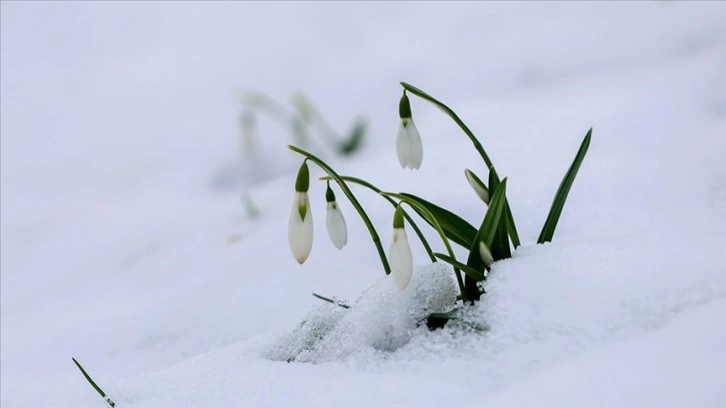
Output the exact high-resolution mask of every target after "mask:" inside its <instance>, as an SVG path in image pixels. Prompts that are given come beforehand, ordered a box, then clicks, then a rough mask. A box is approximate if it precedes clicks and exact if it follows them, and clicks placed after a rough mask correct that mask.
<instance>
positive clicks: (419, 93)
mask: <svg viewBox="0 0 726 408" xmlns="http://www.w3.org/2000/svg"><path fill="white" fill-rule="evenodd" d="M401 86H402V87H403V89H405V90H407V91H409V92H411V93H412V94H414V95H416V96H418V97H419V98H421V99H423V100H426V101H429V102H431V103H433V104H434V105H436V107H438V108H439V109H441V110H442V111H444V113H446V114H447V115H449V117H451V119H453V120H454V122H456V124H457V125H459V127H460V128H461V130H463V131H464V133H465V134H466V135H467V136H468V137H469V139H470V140H471V142H472V143H473V144H474V148H475V149H476V151H477V152H479V155H480V156H481V158H482V159H484V163H486V165H487V168H490V169H491V168H493V167H494V164H492V161H491V159H489V155H487V152H486V151H484V147H483V146H482V145H481V143H480V142H479V139H477V138H476V136H474V133H472V131H471V130H469V127H468V126H466V124H465V123H464V121H462V120H461V119H460V118H459V116H458V115H457V114H456V113H455V112H454V111H453V110H451V108H449V107H448V106H446V105H444V104H443V103H442V102H440V101H439V100H437V99H436V98H434V97H433V96H431V95H429V94H427V93H426V92H424V91H422V90H421V89H418V88H416V87H415V86H413V85H411V84H407V83H406V82H401Z"/></svg>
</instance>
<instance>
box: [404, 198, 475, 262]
mask: <svg viewBox="0 0 726 408" xmlns="http://www.w3.org/2000/svg"><path fill="white" fill-rule="evenodd" d="M401 195H403V196H405V197H407V198H409V199H411V200H414V201H416V202H417V203H419V204H420V205H421V206H423V207H425V208H426V209H427V210H428V211H429V212H430V213H431V214H433V216H434V217H436V220H437V221H438V222H439V225H441V229H442V230H444V233H445V234H446V237H447V238H449V239H450V240H452V241H454V242H456V243H457V244H459V245H461V246H463V247H464V248H467V249H469V248H471V243H472V242H473V241H474V238H475V237H476V228H474V226H472V225H471V224H469V223H468V222H467V221H466V220H464V219H463V218H461V217H459V216H458V215H456V214H454V213H452V212H451V211H449V210H447V209H445V208H442V207H439V206H438V205H436V204H434V203H431V202H429V201H426V200H424V199H423V198H421V197H417V196H415V195H413V194H408V193H401ZM413 209H414V210H415V211H416V212H417V213H418V215H420V216H421V218H423V219H424V221H426V222H427V223H429V225H431V226H433V224H432V223H431V220H429V219H428V217H426V216H425V214H424V213H423V212H422V211H419V210H418V209H417V208H416V207H415V206H414V207H413Z"/></svg>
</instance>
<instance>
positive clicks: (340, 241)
mask: <svg viewBox="0 0 726 408" xmlns="http://www.w3.org/2000/svg"><path fill="white" fill-rule="evenodd" d="M325 200H326V201H327V202H328V211H327V214H326V217H325V227H326V228H327V229H328V236H329V237H330V240H331V241H333V245H335V247H336V248H338V249H343V247H344V246H345V244H346V243H347V242H348V228H347V226H346V224H345V218H343V213H342V212H340V208H338V203H337V201H335V193H333V190H332V189H331V188H330V183H328V189H327V191H326V192H325Z"/></svg>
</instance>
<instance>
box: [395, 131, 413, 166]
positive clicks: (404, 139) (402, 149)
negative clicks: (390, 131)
mask: <svg viewBox="0 0 726 408" xmlns="http://www.w3.org/2000/svg"><path fill="white" fill-rule="evenodd" d="M410 150H411V148H410V143H409V142H408V131H407V130H406V127H405V126H403V123H401V125H400V126H399V128H398V134H397V135H396V154H397V155H398V162H399V163H401V167H403V168H404V169H405V168H406V167H408V157H409V156H410V155H411V154H410Z"/></svg>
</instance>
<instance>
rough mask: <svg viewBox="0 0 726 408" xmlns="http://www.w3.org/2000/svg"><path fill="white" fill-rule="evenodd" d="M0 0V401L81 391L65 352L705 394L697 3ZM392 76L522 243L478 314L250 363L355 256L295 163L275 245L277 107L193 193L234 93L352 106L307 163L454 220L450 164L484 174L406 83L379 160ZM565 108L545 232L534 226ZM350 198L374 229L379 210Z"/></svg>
mask: <svg viewBox="0 0 726 408" xmlns="http://www.w3.org/2000/svg"><path fill="white" fill-rule="evenodd" d="M0 12H1V13H0V16H1V24H0V30H1V31H0V45H1V47H0V52H1V55H2V58H1V61H0V78H1V83H0V90H1V99H0V115H1V116H0V119H1V120H0V135H1V137H2V140H1V142H2V145H1V148H0V154H1V163H0V165H1V172H0V181H1V183H2V191H1V199H2V203H1V204H2V207H1V209H2V213H1V220H0V221H1V225H2V227H1V233H2V235H1V237H0V238H1V245H2V246H1V250H2V254H1V255H2V256H1V257H0V266H1V273H2V275H1V278H2V281H1V285H0V286H1V290H2V293H1V305H0V306H1V310H2V312H1V323H2V330H1V338H0V340H1V347H2V352H1V370H2V372H1V373H0V374H1V378H2V383H1V384H2V389H1V393H0V395H1V396H0V398H1V402H2V406H3V407H6V406H7V407H35V406H41V405H42V406H88V407H95V406H103V404H104V403H103V401H102V400H101V399H100V398H98V396H97V395H95V394H94V392H93V390H92V389H91V388H90V387H89V386H88V384H86V383H85V380H83V378H82V377H81V375H80V373H78V372H77V370H76V368H75V367H74V366H73V365H72V362H71V360H70V358H71V357H72V356H74V357H76V358H78V359H79V360H80V361H81V362H82V363H84V365H85V366H86V368H87V369H88V370H89V371H90V372H91V374H92V375H93V376H94V377H95V378H96V379H97V380H98V381H99V382H100V384H101V385H102V386H103V387H104V388H105V389H106V391H108V392H109V393H110V394H111V395H112V396H113V397H114V398H115V399H116V400H117V402H118V406H137V407H141V406H148V407H152V406H155V407H158V406H230V405H234V406H277V405H280V406H283V405H284V406H290V405H298V406H300V405H302V406H311V405H315V406H320V405H324V406H384V405H385V406H391V405H400V406H414V405H415V406H424V405H432V406H442V405H454V404H457V405H459V404H462V403H464V402H465V401H471V399H474V400H475V401H476V402H475V403H474V405H487V406H497V405H503V406H515V405H516V406H521V405H545V406H563V405H571V406H582V405H588V406H614V405H620V406H624V405H628V406H634V405H638V406H646V405H651V406H666V405H670V406H726V391H724V390H726V323H725V322H726V76H724V72H726V28H725V27H726V6H725V5H724V4H723V3H719V2H707V3H695V2H639V3H632V4H631V3H624V2H622V3H621V2H617V3H569V2H567V3H486V2H482V3H473V2H471V3H453V2H445V3H444V2H441V3H436V2H422V3H416V2H400V3H381V2H371V3H347V2H346V3H344V2H338V3H328V2H325V3H312V2H311V3H308V2H305V3H252V2H249V3H248V2H239V3H237V2H215V3H202V2H73V3H71V2H68V3H61V2H2V3H1V4H0ZM401 80H404V81H407V82H410V83H412V84H414V85H416V86H419V87H421V88H423V89H425V90H427V91H428V92H429V93H431V94H432V95H434V96H436V97H438V98H439V99H441V100H443V101H445V102H446V103H448V104H449V106H451V107H452V108H453V109H454V110H456V111H457V112H458V113H459V114H460V116H461V117H462V118H463V119H464V120H465V121H466V122H467V123H468V124H469V125H470V127H471V128H472V129H474V131H475V133H477V135H478V136H479V137H480V139H481V140H482V142H483V143H484V145H485V146H486V149H487V151H488V152H489V153H490V155H491V156H492V158H493V160H494V162H495V163H496V165H497V168H498V171H499V174H500V175H501V176H508V177H509V186H508V187H509V188H508V195H509V198H510V201H511V203H512V208H513V212H514V215H515V217H517V221H518V227H519V229H520V234H521V235H522V239H523V241H524V244H525V245H524V246H523V247H522V248H521V249H520V250H518V251H517V252H516V253H515V254H514V257H513V259H511V260H507V261H505V262H501V263H499V264H497V265H496V266H495V268H494V270H493V271H492V280H491V282H490V283H489V287H488V292H489V293H488V295H487V296H486V297H485V301H484V302H483V303H482V308H481V309H482V310H483V312H482V313H483V314H482V319H484V320H485V321H486V322H487V324H488V325H489V326H490V328H491V329H490V331H489V332H487V333H485V334H477V335H474V334H468V335H462V334H461V333H459V332H456V331H453V330H452V331H447V330H443V331H438V332H435V333H425V332H416V333H414V334H410V335H411V339H410V341H409V342H408V343H407V344H406V345H405V346H404V347H402V348H401V349H399V350H397V351H394V352H380V351H375V348H374V347H367V346H370V345H366V344H364V343H363V344H360V345H358V346H359V348H358V349H354V350H348V351H347V353H346V354H345V356H344V357H341V358H340V359H338V360H334V361H327V362H325V363H322V364H305V363H291V364H288V363H283V362H275V361H269V360H268V359H266V358H265V350H267V349H268V348H269V347H270V346H271V345H274V344H276V343H275V341H276V340H275V339H277V338H278V336H279V335H280V334H284V333H289V332H290V331H291V330H292V329H293V328H294V327H295V325H296V324H297V323H299V322H300V321H302V320H303V319H304V318H305V316H306V315H307V314H308V312H309V311H311V310H314V309H315V308H316V307H318V306H319V305H320V301H318V300H316V299H314V298H313V297H312V296H310V293H311V292H313V291H315V292H319V293H323V294H328V295H335V296H339V297H341V298H345V299H349V300H354V299H356V298H357V297H358V295H359V294H360V293H361V292H363V291H364V290H365V289H366V288H368V287H369V286H371V285H372V284H374V283H375V282H377V281H378V280H380V279H381V278H382V276H383V273H382V271H381V270H380V267H379V264H378V259H377V256H376V253H375V250H374V248H373V246H372V244H370V242H369V240H368V238H367V234H366V232H365V228H364V227H363V225H362V223H361V222H360V221H359V220H358V219H357V218H356V217H355V215H354V212H353V209H352V208H351V207H350V205H348V204H347V203H345V202H342V203H341V207H342V209H343V211H344V212H345V214H346V216H347V219H348V225H349V235H350V238H349V244H348V246H347V247H346V248H345V249H344V250H343V251H341V252H339V251H337V250H335V249H334V247H333V246H332V244H330V243H329V242H328V240H327V237H326V236H325V232H324V230H323V222H322V220H323V219H324V215H325V213H324V205H323V192H324V189H323V185H322V184H320V185H315V184H314V186H313V189H312V190H311V194H312V196H311V200H312V201H313V215H314V219H315V220H316V241H315V244H314V247H313V253H312V255H311V257H310V259H309V260H308V262H306V264H305V265H304V266H299V265H297V263H296V262H295V261H294V260H293V258H292V256H290V255H289V253H288V252H289V251H288V248H287V238H286V231H287V228H286V224H287V217H288V211H289V205H290V200H291V199H292V190H293V188H292V186H293V180H294V171H295V168H296V167H297V165H299V162H300V159H299V157H296V156H295V155H294V154H293V153H291V152H289V151H288V150H287V149H285V145H286V144H287V143H289V135H288V134H287V133H286V131H285V130H284V129H283V128H281V127H279V126H275V125H274V124H271V123H267V124H265V123H263V124H262V125H261V126H262V127H261V139H262V140H261V142H260V143H261V149H260V150H259V152H258V156H257V160H258V163H260V165H259V166H258V167H256V168H254V169H252V171H254V172H255V173H256V174H255V175H254V176H256V179H258V180H259V179H262V181H260V182H258V183H256V184H254V185H253V184H250V183H249V180H252V179H255V177H251V176H250V175H249V174H242V176H240V179H241V180H243V181H244V180H247V182H245V183H246V184H245V185H244V186H243V185H241V184H240V185H234V186H232V187H230V186H226V187H225V188H221V186H220V184H219V183H218V182H217V181H218V180H219V179H220V177H222V176H221V175H225V174H229V172H234V171H235V169H237V168H238V166H237V164H238V162H239V160H240V156H241V155H240V141H239V133H240V129H239V121H238V119H239V114H240V109H241V108H240V101H239V95H240V92H241V91H243V90H246V89H255V90H259V91H262V92H265V93H268V94H270V95H272V96H274V97H276V98H278V99H281V100H286V98H288V97H289V95H290V94H292V93H293V92H296V91H302V92H305V93H306V94H307V95H308V96H309V97H310V98H311V99H312V100H313V101H314V102H315V103H316V104H317V106H318V107H319V108H320V110H321V111H322V112H323V113H324V114H325V115H326V117H327V118H328V119H329V120H330V121H331V123H332V124H333V126H335V127H336V128H337V129H341V130H343V129H345V128H346V127H347V126H349V124H350V123H351V119H352V118H354V117H358V116H362V117H365V118H367V119H368V120H369V133H368V134H367V140H366V144H365V148H364V150H363V151H362V152H360V154H359V155H357V156H355V157H353V158H350V159H335V158H333V159H332V163H333V164H334V166H335V167H336V168H338V169H339V170H340V172H341V173H345V174H350V175H356V176H363V177H366V178H368V179H369V180H370V181H372V182H374V183H376V184H378V185H379V186H380V187H382V188H384V189H389V190H407V191H411V192H414V193H417V194H421V195H422V196H425V197H426V198H429V199H432V200H434V201H436V202H438V203H441V204H444V205H445V206H447V207H450V208H452V209H454V210H456V211H457V212H459V213H461V214H462V215H463V216H465V217H466V218H467V219H469V220H470V222H472V223H473V224H475V225H478V223H479V221H480V219H481V216H482V214H483V209H482V208H481V205H480V203H479V202H478V201H477V198H476V196H475V195H474V194H473V193H472V192H471V191H470V190H469V187H468V185H467V183H466V181H465V179H464V176H463V169H464V168H465V167H468V168H471V169H474V170H475V171H477V172H478V173H479V174H481V175H486V172H485V169H484V167H483V165H482V164H481V162H480V160H479V158H478V156H477V155H476V153H475V152H474V151H473V150H472V149H470V144H469V142H468V141H467V140H466V138H465V137H464V136H463V135H462V134H461V133H460V131H459V130H458V129H457V128H456V126H455V125H453V123H451V121H450V120H449V119H448V118H447V117H445V116H444V115H442V114H441V112H440V111H438V110H437V109H434V108H432V107H431V106H430V105H427V104H425V103H424V102H422V101H420V100H418V99H412V108H413V113H414V117H415V118H416V122H417V125H418V127H419V131H420V132H421V134H422V137H423V143H424V162H423V167H422V169H421V170H420V171H418V172H411V171H403V170H402V169H400V166H399V165H398V162H397V160H396V155H395V150H394V138H395V131H396V127H397V120H398V117H397V114H398V112H397V103H398V98H399V97H400V94H401V88H400V86H399V85H398V81H401ZM590 126H593V127H594V133H593V141H592V145H591V147H590V152H589V154H588V157H587V158H586V160H585V162H584V164H583V167H582V169H581V171H580V174H579V175H578V179H577V180H576V182H575V185H574V187H573V190H572V192H571V194H570V199H569V201H568V203H567V205H566V207H565V210H564V213H563V217H562V220H561V222H560V225H559V227H558V230H557V233H556V234H555V239H554V242H553V243H552V244H548V245H544V246H535V245H534V242H535V241H536V237H537V234H538V232H539V228H540V227H541V224H542V222H543V220H544V218H545V216H546V212H547V210H548V208H549V204H550V202H551V199H552V196H553V194H554V192H555V191H556V189H557V185H558V184H559V181H560V179H561V177H562V175H563V174H564V172H565V170H566V168H567V166H568V165H569V163H570V161H571V159H572V157H573V156H574V153H575V151H576V150H577V147H578V144H579V142H580V140H581V139H582V137H583V136H584V134H585V132H586V131H587V129H588V128H589V127H590ZM248 170H249V169H248ZM313 174H314V175H320V172H318V171H314V172H313ZM232 179H233V180H237V179H236V178H234V177H233V178H232ZM243 187H244V188H249V191H250V194H251V195H252V197H253V199H254V200H255V203H256V204H257V205H258V206H259V207H260V209H261V216H260V218H258V219H256V220H250V219H247V218H245V211H244V207H243V206H242V203H241V201H240V193H241V192H242V189H243ZM360 197H361V201H362V202H363V203H364V205H366V208H368V209H369V212H370V215H371V217H372V218H373V220H374V222H375V223H376V225H378V228H379V231H380V232H381V235H382V236H383V239H384V241H386V242H385V243H386V244H387V240H388V239H389V230H388V227H389V225H390V218H391V215H392V211H391V208H390V206H388V204H387V203H384V202H382V201H381V200H380V199H378V198H377V197H374V196H371V194H369V193H368V192H364V191H361V193H360ZM341 198H342V195H341ZM412 246H413V251H414V257H415V262H416V263H417V264H420V265H424V264H425V263H426V260H427V258H426V257H425V255H424V253H423V252H422V250H421V248H420V247H418V246H417V245H416V244H415V242H412ZM414 279H416V277H414ZM379 284H381V283H379ZM364 323H365V322H361V324H364ZM368 323H370V322H368ZM373 326H375V325H373ZM370 330H376V328H375V327H371V328H370ZM202 353H206V354H202ZM200 354H202V355H201V356H200Z"/></svg>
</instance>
